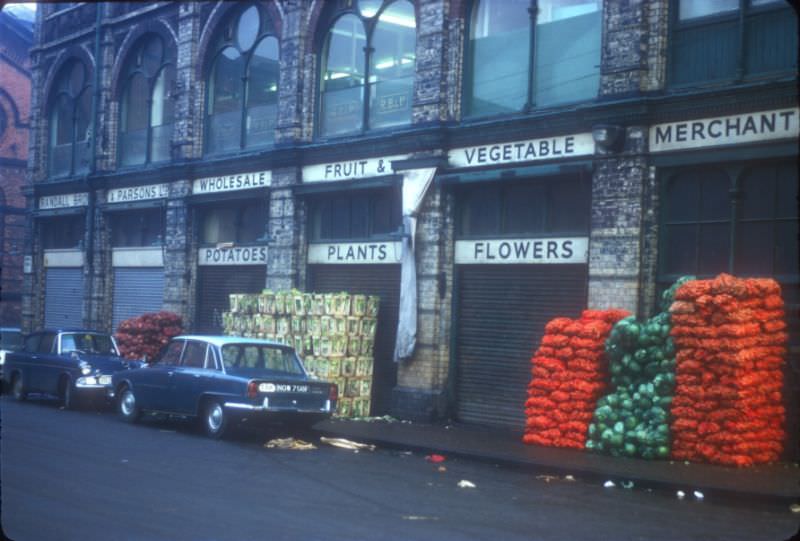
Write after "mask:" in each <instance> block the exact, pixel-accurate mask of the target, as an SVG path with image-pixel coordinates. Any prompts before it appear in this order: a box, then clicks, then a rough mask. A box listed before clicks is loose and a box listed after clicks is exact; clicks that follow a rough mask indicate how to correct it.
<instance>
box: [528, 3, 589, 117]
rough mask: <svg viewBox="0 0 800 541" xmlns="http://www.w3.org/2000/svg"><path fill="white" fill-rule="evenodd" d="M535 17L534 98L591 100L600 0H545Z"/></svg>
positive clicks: (537, 102)
mask: <svg viewBox="0 0 800 541" xmlns="http://www.w3.org/2000/svg"><path fill="white" fill-rule="evenodd" d="M538 7H539V13H538V15H537V19H536V43H535V45H534V50H535V64H534V70H535V71H534V75H533V84H534V86H533V96H534V98H533V102H534V104H535V105H537V106H547V105H552V104H556V103H568V102H573V101H580V100H590V99H593V98H595V97H597V90H598V88H599V84H600V34H601V27H602V17H601V11H600V6H599V2H597V1H591V0H588V1H587V0H577V1H576V0H545V1H540V2H539V3H538Z"/></svg>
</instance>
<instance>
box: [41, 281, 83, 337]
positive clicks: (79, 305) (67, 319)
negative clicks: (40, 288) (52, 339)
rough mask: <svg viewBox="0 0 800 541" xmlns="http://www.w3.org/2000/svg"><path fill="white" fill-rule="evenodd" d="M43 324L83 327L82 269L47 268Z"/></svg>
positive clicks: (56, 326) (48, 325)
mask: <svg viewBox="0 0 800 541" xmlns="http://www.w3.org/2000/svg"><path fill="white" fill-rule="evenodd" d="M44 326H45V327H49V328H59V327H60V328H67V327H78V328H80V327H83V269H81V268H76V269H58V268H49V269H47V276H46V278H45V301H44Z"/></svg>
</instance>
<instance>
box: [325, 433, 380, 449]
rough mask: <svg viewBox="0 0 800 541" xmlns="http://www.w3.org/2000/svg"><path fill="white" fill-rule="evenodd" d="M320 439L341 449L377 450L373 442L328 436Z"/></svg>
mask: <svg viewBox="0 0 800 541" xmlns="http://www.w3.org/2000/svg"><path fill="white" fill-rule="evenodd" d="M319 441H321V442H322V443H327V444H328V445H332V446H334V447H339V448H340V449H349V450H350V451H361V450H368V451H374V450H375V446H374V445H372V444H371V443H358V442H355V441H350V440H346V439H344V438H326V437H325V436H322V437H321V438H320V439H319Z"/></svg>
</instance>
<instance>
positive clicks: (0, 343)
mask: <svg viewBox="0 0 800 541" xmlns="http://www.w3.org/2000/svg"><path fill="white" fill-rule="evenodd" d="M21 346H22V333H21V332H19V331H0V349H5V350H8V351H17V350H18V349H19V348H20V347H21Z"/></svg>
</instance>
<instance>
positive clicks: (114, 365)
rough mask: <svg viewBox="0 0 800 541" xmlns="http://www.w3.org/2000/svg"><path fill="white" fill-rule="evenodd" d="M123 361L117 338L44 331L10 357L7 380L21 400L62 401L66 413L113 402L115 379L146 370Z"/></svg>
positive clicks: (94, 333) (136, 363)
mask: <svg viewBox="0 0 800 541" xmlns="http://www.w3.org/2000/svg"><path fill="white" fill-rule="evenodd" d="M141 364H142V363H141V362H140V361H129V360H126V359H123V358H122V357H121V356H120V354H119V350H118V349H117V344H116V343H115V342H114V338H113V337H112V336H111V335H109V334H106V333H101V332H97V331H91V330H76V329H58V330H50V329H48V330H43V331H40V332H35V333H31V334H29V335H28V336H26V337H25V340H24V342H23V346H22V348H21V349H20V350H19V351H14V352H11V353H8V354H6V361H5V371H4V378H5V381H7V382H8V384H9V387H10V389H11V394H12V395H13V397H14V398H15V399H16V400H20V401H21V400H25V399H26V398H27V397H28V395H30V394H33V393H38V394H43V395H50V396H56V397H58V399H59V401H60V402H61V404H62V405H63V406H64V407H65V408H74V407H76V406H77V405H78V404H79V403H81V402H83V401H88V400H89V399H107V398H111V396H112V394H111V390H112V386H111V375H112V374H113V373H114V372H117V371H118V370H126V369H129V368H135V367H138V366H141Z"/></svg>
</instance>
